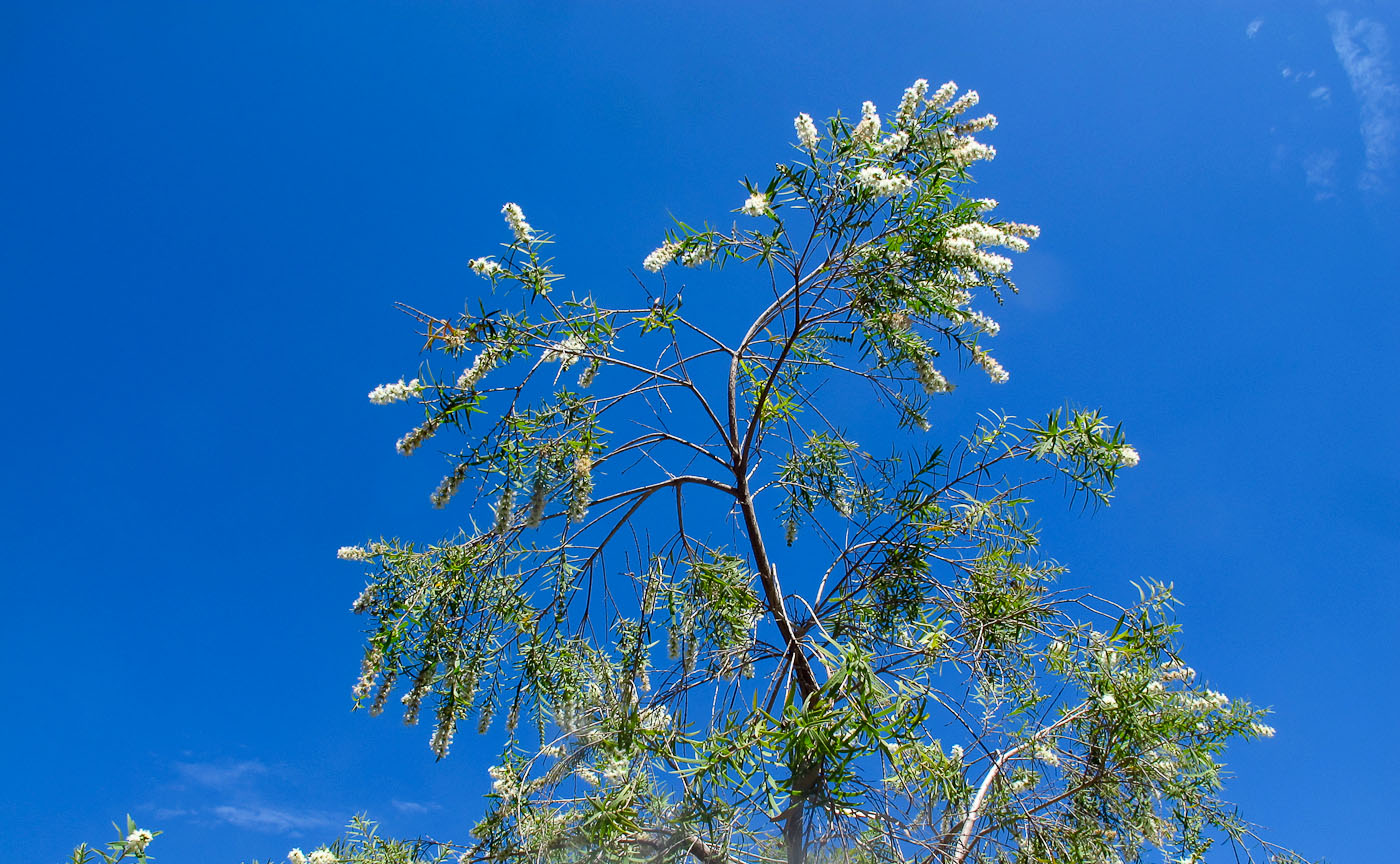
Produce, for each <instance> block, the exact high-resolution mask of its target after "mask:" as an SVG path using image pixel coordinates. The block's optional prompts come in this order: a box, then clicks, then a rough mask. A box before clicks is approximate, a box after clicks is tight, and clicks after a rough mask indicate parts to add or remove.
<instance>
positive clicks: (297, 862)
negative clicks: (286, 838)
mask: <svg viewBox="0 0 1400 864" xmlns="http://www.w3.org/2000/svg"><path fill="white" fill-rule="evenodd" d="M287 861H288V862H290V864H306V853H305V852H302V851H301V850H300V849H293V850H292V851H290V852H288V853H287Z"/></svg>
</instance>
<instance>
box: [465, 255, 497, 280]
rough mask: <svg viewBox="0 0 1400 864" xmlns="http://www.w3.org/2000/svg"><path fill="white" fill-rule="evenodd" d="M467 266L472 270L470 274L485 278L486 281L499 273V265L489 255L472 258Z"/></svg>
mask: <svg viewBox="0 0 1400 864" xmlns="http://www.w3.org/2000/svg"><path fill="white" fill-rule="evenodd" d="M467 266H468V267H470V268H472V272H473V273H475V274H476V275H478V276H485V277H487V278H488V279H489V278H490V277H492V276H494V275H496V274H497V273H499V272H501V265H500V264H498V263H497V262H496V261H495V260H494V259H492V258H491V256H489V255H483V256H481V257H480V258H473V259H472V260H470V261H468V262H467Z"/></svg>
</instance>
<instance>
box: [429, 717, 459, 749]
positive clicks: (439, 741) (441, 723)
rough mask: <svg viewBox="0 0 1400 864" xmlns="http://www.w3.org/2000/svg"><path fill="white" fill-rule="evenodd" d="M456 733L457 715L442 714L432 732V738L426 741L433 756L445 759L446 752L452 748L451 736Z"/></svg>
mask: <svg viewBox="0 0 1400 864" xmlns="http://www.w3.org/2000/svg"><path fill="white" fill-rule="evenodd" d="M456 732H457V715H456V714H455V713H453V712H452V711H446V712H443V714H442V716H440V717H439V718H438V724H437V728H436V729H434V730H433V737H432V738H431V739H429V741H428V746H430V747H431V748H432V751H433V755H435V756H437V758H439V759H446V758H447V751H448V750H449V749H451V747H452V736H453V735H455V734H456Z"/></svg>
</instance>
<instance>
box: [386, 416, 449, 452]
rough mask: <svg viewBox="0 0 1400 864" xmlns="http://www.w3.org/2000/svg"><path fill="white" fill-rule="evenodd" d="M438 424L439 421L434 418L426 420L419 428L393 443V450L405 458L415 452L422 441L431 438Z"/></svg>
mask: <svg viewBox="0 0 1400 864" xmlns="http://www.w3.org/2000/svg"><path fill="white" fill-rule="evenodd" d="M439 422H441V421H439V420H438V419H437V418H436V417H434V418H431V419H429V420H427V421H426V422H424V423H423V425H422V426H419V427H418V428H417V429H414V430H413V431H412V432H410V433H408V434H407V435H405V436H403V437H402V438H400V439H399V440H398V441H397V442H395V444H394V449H395V450H397V451H399V452H400V453H402V454H403V455H405V456H408V455H411V454H412V453H413V451H414V450H417V449H418V448H419V447H421V446H422V445H423V442H424V441H427V440H428V439H429V438H431V437H433V433H434V432H437V427H438V423H439Z"/></svg>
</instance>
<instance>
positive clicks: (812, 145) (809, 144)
mask: <svg viewBox="0 0 1400 864" xmlns="http://www.w3.org/2000/svg"><path fill="white" fill-rule="evenodd" d="M792 125H793V128H795V129H796V130H797V143H799V144H801V145H802V149H804V150H808V151H811V150H815V149H817V142H818V141H820V140H821V138H820V137H819V136H818V135H817V124H816V123H814V122H812V117H811V115H809V114H798V115H797V119H796V120H793V121H792Z"/></svg>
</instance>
